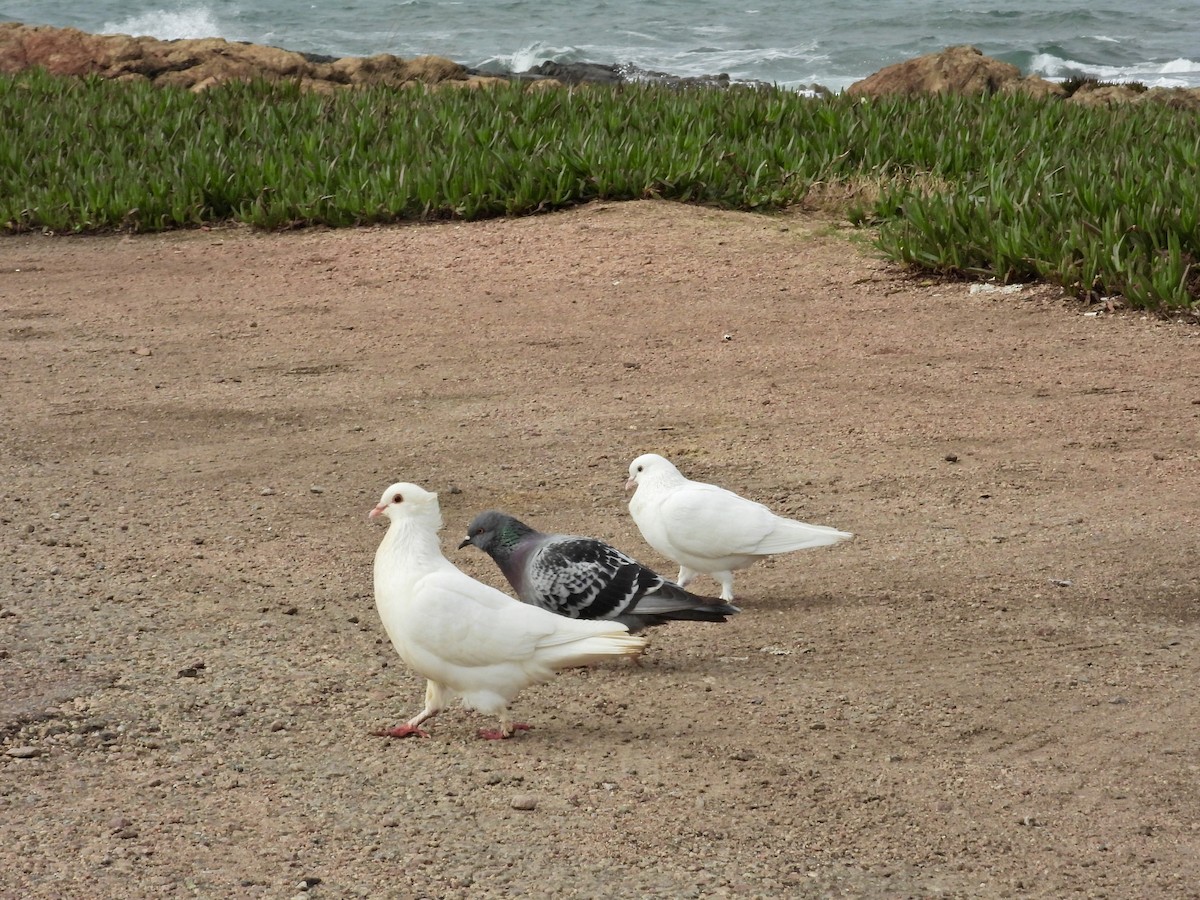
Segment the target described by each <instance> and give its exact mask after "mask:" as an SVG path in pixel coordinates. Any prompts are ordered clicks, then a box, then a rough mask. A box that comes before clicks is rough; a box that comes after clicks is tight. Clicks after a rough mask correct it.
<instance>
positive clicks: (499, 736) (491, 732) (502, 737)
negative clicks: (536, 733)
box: [479, 722, 532, 741]
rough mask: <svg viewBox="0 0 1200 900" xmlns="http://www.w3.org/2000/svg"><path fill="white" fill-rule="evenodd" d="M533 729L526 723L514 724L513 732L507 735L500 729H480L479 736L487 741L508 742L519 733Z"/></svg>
mask: <svg viewBox="0 0 1200 900" xmlns="http://www.w3.org/2000/svg"><path fill="white" fill-rule="evenodd" d="M531 728H532V726H531V725H526V724H525V723H524V722H513V724H512V731H510V732H509V733H508V734H505V733H504V732H503V731H501V730H500V729H499V728H480V729H479V736H480V737H481V738H483V739H484V740H485V741H506V740H508V739H509V738H511V737H514V736H515V735H516V733H517V732H518V731H529V730H530V729H531Z"/></svg>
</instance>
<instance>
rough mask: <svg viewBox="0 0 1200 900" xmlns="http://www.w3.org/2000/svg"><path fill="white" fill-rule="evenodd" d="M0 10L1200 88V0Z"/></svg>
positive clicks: (170, 27) (405, 48)
mask: <svg viewBox="0 0 1200 900" xmlns="http://www.w3.org/2000/svg"><path fill="white" fill-rule="evenodd" d="M0 21H18V22H24V23H26V24H30V25H34V24H44V25H56V26H71V27H74V28H80V29H83V30H84V31H90V32H97V33H124V34H146V35H152V36H154V37H158V38H163V39H170V38H196V37H223V38H227V39H229V40H241V41H252V42H254V43H261V44H271V45H274V46H277V47H283V48H286V49H288V50H299V51H305V52H312V53H323V54H329V55H333V56H368V55H371V54H375V53H393V54H396V55H397V56H402V57H409V56H417V55H420V54H425V53H432V54H437V55H439V56H446V57H449V58H450V59H453V60H455V61H456V62H459V63H463V64H465V65H468V66H474V67H477V68H482V69H485V70H490V71H524V70H525V69H528V68H530V67H532V66H534V65H537V64H538V63H540V62H543V61H546V60H555V61H558V62H594V63H605V64H632V65H634V66H637V67H640V68H643V69H648V70H651V71H660V72H668V73H670V74H674V75H691V76H694V75H715V74H718V73H722V72H724V73H728V74H729V75H730V77H731V78H733V79H735V80H739V81H765V82H771V83H775V84H779V85H781V86H786V87H801V86H805V85H808V84H811V83H813V82H816V83H819V84H823V85H825V86H826V87H828V88H830V89H831V90H835V91H836V90H842V89H844V88H845V87H847V86H849V85H850V84H851V83H853V82H854V81H857V80H858V79H860V78H863V77H865V76H867V75H870V74H871V73H872V72H875V71H878V70H879V69H881V68H883V67H884V66H886V65H890V64H891V63H895V62H900V61H901V60H905V59H909V58H911V57H913V56H919V55H921V54H924V53H932V52H935V51H937V50H941V49H942V48H944V47H947V46H949V45H951V44H974V45H975V46H977V47H978V48H979V49H980V50H982V51H983V52H984V53H986V54H987V55H989V56H994V57H997V58H999V59H1003V60H1005V61H1007V62H1011V63H1013V64H1015V65H1017V66H1018V67H1019V68H1020V69H1021V70H1022V71H1024V72H1026V73H1036V74H1039V75H1042V76H1045V77H1047V78H1052V79H1060V80H1061V79H1065V78H1071V77H1075V76H1085V77H1093V78H1099V79H1102V80H1105V81H1140V82H1143V83H1145V84H1147V85H1150V86H1157V85H1162V86H1182V87H1200V0H1186V2H1185V0H1165V2H1160V3H1149V2H1145V0H1126V2H1122V3H1116V2H1114V0H1099V2H1096V0H1062V2H1057V3H1048V2H1046V0H1008V2H1004V0H805V2H798V0H791V2H787V0H734V2H733V3H732V4H731V3H729V2H728V0H655V2H647V0H591V2H585V3H580V2H576V0H340V2H339V0H322V2H312V0H299V2H297V0H259V2H253V0H201V2H195V0H192V2H187V0H183V2H168V0H88V2H86V3H64V2H61V0H0Z"/></svg>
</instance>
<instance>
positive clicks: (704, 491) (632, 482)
mask: <svg viewBox="0 0 1200 900" xmlns="http://www.w3.org/2000/svg"><path fill="white" fill-rule="evenodd" d="M630 488H636V490H635V491H634V494H633V496H632V497H631V498H630V500H629V512H630V514H631V515H632V516H633V521H634V522H636V523H637V527H638V529H639V530H640V531H641V532H642V537H644V538H645V539H646V543H647V544H649V545H650V546H651V547H653V548H654V549H655V550H657V551H658V552H659V553H661V554H662V555H663V556H665V557H667V558H668V559H670V560H672V561H674V562H677V563H679V577H678V578H677V579H675V580H676V582H678V583H679V584H680V585H681V586H686V585H687V584H688V582H690V581H691V580H692V579H694V578H695V577H696V575H697V574H705V575H711V576H712V577H713V578H715V579H717V581H719V582H720V583H721V599H722V600H726V601H729V600H732V599H733V573H734V570H736V569H744V568H746V567H747V566H749V565H751V564H752V563H754V562H755V561H756V560H759V559H763V558H765V557H767V556H772V555H773V554H776V553H788V552H790V551H792V550H805V549H808V548H810V547H824V546H827V545H829V544H836V543H837V542H838V541H844V540H846V538H851V537H854V535H852V534H850V533H849V532H845V531H838V530H837V529H836V528H830V527H828V526H826V525H809V524H807V523H805V522H797V521H796V520H795V519H785V518H783V517H782V516H777V515H775V513H773V512H771V511H770V510H769V509H767V508H766V507H765V506H763V505H762V504H761V503H755V502H754V501H753V500H747V499H746V498H745V497H739V496H738V495H737V494H735V493H733V492H732V491H727V490H725V489H724V488H720V487H717V486H716V485H715V484H705V483H704V482H702V481H690V480H688V479H687V478H685V477H684V476H683V475H682V473H680V471H679V470H678V469H677V468H675V466H674V465H673V464H672V463H671V461H670V460H668V459H665V458H664V457H662V456H659V455H658V454H657V453H646V454H643V455H642V456H639V457H638V458H637V459H635V460H634V461H633V462H631V463H630V464H629V480H628V481H627V482H625V490H629V489H630Z"/></svg>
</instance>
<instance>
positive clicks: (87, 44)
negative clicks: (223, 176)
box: [0, 22, 505, 91]
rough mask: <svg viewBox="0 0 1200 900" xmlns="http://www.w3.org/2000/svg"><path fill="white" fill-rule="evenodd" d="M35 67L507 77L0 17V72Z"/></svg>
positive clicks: (347, 83)
mask: <svg viewBox="0 0 1200 900" xmlns="http://www.w3.org/2000/svg"><path fill="white" fill-rule="evenodd" d="M36 66H41V67H43V68H45V69H46V70H48V71H50V72H53V73H55V74H58V75H99V76H101V77H103V78H114V79H121V80H127V81H149V82H152V83H154V84H158V85H164V86H165V85H171V86H175V87H183V88H190V89H192V90H203V89H204V88H208V87H211V86H213V85H216V84H222V83H224V82H227V81H236V80H245V79H249V78H266V79H268V80H289V81H297V82H299V83H300V84H301V85H302V86H304V87H307V88H310V89H313V90H322V91H331V90H336V89H338V88H343V87H352V86H355V85H367V84H387V85H392V86H395V87H407V86H412V85H416V84H435V85H453V86H464V87H470V86H478V85H481V84H488V83H493V82H497V81H503V80H505V79H500V78H496V77H494V76H489V75H481V74H473V73H471V72H469V71H468V70H467V69H466V68H465V67H463V66H460V65H459V64H458V63H456V62H452V61H451V60H448V59H442V58H441V57H437V56H421V57H417V58H415V59H408V60H405V59H401V58H399V57H397V56H392V55H390V54H381V55H379V56H369V57H364V58H360V57H348V58H346V59H333V58H331V57H319V56H312V55H306V54H303V53H294V52H292V51H290V50H280V49H279V48H277V47H265V46H261V45H258V44H246V43H239V42H236V41H226V40H223V39H221V38H203V39H200V40H179V41H160V40H157V39H156V38H150V37H130V36H128V35H98V34H87V33H86V32H83V31H77V30H76V29H74V28H50V27H44V26H26V25H20V24H18V23H13V22H6V23H0V72H8V73H12V72H20V71H22V70H24V69H29V68H33V67H36Z"/></svg>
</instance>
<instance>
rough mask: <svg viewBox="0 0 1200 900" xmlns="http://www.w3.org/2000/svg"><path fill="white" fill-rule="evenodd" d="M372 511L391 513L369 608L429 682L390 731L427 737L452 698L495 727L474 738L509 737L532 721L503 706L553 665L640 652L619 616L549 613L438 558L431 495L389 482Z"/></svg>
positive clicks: (437, 517)
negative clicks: (417, 704)
mask: <svg viewBox="0 0 1200 900" xmlns="http://www.w3.org/2000/svg"><path fill="white" fill-rule="evenodd" d="M369 515H370V517H371V518H374V517H376V516H379V515H385V516H387V517H388V519H389V520H390V524H389V525H388V530H387V534H385V535H384V536H383V541H382V542H381V543H380V545H379V549H378V550H377V551H376V552H375V605H376V608H377V609H378V610H379V617H380V619H382V620H383V627H384V630H385V631H386V632H387V634H388V637H389V638H391V641H392V646H394V647H395V648H396V652H397V653H399V654H400V657H401V658H402V659H403V660H404V661H405V662H406V663H408V665H409V666H411V667H412V668H413V669H414V670H415V671H416V672H418V673H419V674H421V675H424V676H425V678H426V679H428V684H427V685H426V687H425V708H424V709H422V710H421V712H419V713H418V714H417V715H415V716H413V717H412V718H411V719H409V720H408V721H407V722H405V723H404V724H403V725H398V726H396V727H395V728H389V729H387V730H385V731H381V732H377V734H380V735H386V736H388V737H408V736H409V735H413V734H416V735H420V736H422V737H428V735H427V734H426V733H425V732H424V731H422V730H421V728H420V727H419V726H420V725H421V723H422V722H424V721H425V720H427V719H430V718H432V717H433V716H436V715H437V714H438V713H439V712H441V711H442V710H443V709H444V708H445V707H446V704H447V703H449V702H450V701H451V700H452V699H453V698H454V697H456V696H458V697H461V698H462V700H463V703H464V705H466V706H467V707H469V708H471V709H474V710H477V711H479V712H481V713H484V714H486V715H492V716H498V717H499V719H500V728H499V729H498V730H496V731H491V730H481V731H480V732H479V735H480V737H485V738H489V739H492V740H496V739H499V738H507V737H510V736H511V735H512V733H513V732H514V731H515V730H525V729H527V728H528V727H529V726H527V725H523V724H520V723H514V722H512V721H511V720H510V718H509V714H508V704H509V703H510V702H511V701H512V699H513V698H514V697H515V696H516V695H517V693H518V692H520V690H521V689H522V688H524V687H526V686H527V685H530V684H537V683H540V682H543V681H547V680H549V679H550V678H552V677H553V675H554V672H555V670H556V669H564V668H569V667H572V666H582V665H586V664H588V663H593V662H598V661H600V660H602V659H607V658H610V657H613V656H637V655H638V654H640V653H641V652H642V650H643V649H644V648H645V643H646V642H645V639H644V638H640V637H635V636H633V635H631V634H629V630H628V629H627V628H626V627H625V626H624V625H622V624H620V623H619V622H612V621H585V620H581V619H568V618H565V617H564V616H556V615H555V614H554V613H551V612H547V611H546V610H544V609H538V608H537V607H536V606H529V605H528V604H526V603H522V602H520V601H519V600H515V599H514V598H512V597H510V596H508V595H507V594H504V593H502V592H500V591H498V590H496V589H495V588H493V587H489V586H488V585H486V584H483V583H482V582H480V581H476V580H475V579H474V578H472V577H470V576H469V575H467V574H466V573H464V572H462V571H460V570H459V569H458V568H456V567H455V566H454V565H453V564H452V563H451V562H450V561H449V560H447V559H446V558H445V557H444V556H443V555H442V549H441V544H440V542H439V541H438V536H437V533H438V530H439V529H440V528H441V527H442V514H441V510H440V508H439V506H438V499H437V494H434V493H430V492H429V491H426V490H424V489H423V488H420V487H418V486H417V485H415V484H407V483H404V482H400V483H397V484H393V485H392V486H391V487H389V488H388V489H387V490H386V491H384V492H383V496H382V497H381V498H380V500H379V503H378V505H376V507H375V508H374V509H372V510H371V512H370V514H369Z"/></svg>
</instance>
